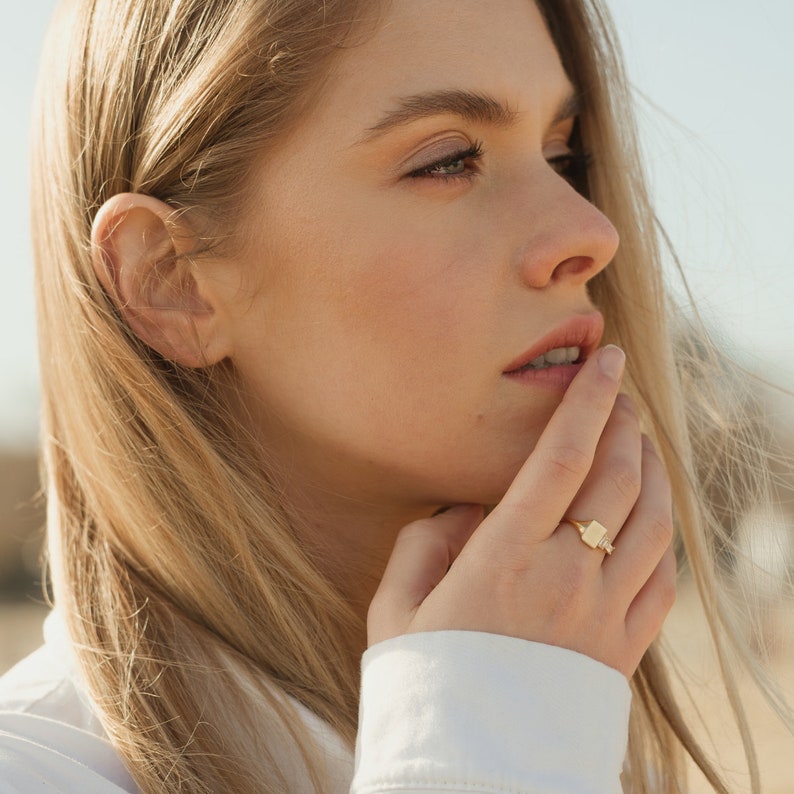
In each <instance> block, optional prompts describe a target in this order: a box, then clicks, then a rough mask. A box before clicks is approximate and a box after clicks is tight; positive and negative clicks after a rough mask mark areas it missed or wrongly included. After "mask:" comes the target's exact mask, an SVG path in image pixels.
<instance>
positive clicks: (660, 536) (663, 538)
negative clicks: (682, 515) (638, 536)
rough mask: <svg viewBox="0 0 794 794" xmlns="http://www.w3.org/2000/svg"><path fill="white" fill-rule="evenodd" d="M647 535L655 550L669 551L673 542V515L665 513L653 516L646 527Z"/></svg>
mask: <svg viewBox="0 0 794 794" xmlns="http://www.w3.org/2000/svg"><path fill="white" fill-rule="evenodd" d="M645 534H646V537H647V538H648V540H649V541H650V542H651V543H652V544H653V546H654V548H657V549H660V550H661V551H664V550H665V549H667V547H668V546H669V545H670V543H671V542H672V540H673V518H672V515H670V514H669V513H667V512H664V511H660V512H659V513H657V514H654V515H651V516H650V517H649V518H648V520H647V523H646V525H645Z"/></svg>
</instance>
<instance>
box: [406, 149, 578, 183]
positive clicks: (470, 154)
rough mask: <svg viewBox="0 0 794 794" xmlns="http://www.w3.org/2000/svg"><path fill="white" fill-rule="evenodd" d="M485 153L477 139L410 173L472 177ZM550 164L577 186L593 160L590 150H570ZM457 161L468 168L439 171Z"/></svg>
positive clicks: (418, 176)
mask: <svg viewBox="0 0 794 794" xmlns="http://www.w3.org/2000/svg"><path fill="white" fill-rule="evenodd" d="M482 155H483V148H482V142H481V141H477V142H476V143H474V144H473V145H472V146H470V147H469V148H468V149H462V150H461V151H459V152H455V153H454V154H451V155H449V156H448V157H444V158H442V159H441V160H437V161H436V162H434V163H430V164H429V165H425V166H422V167H421V168H417V169H416V170H415V171H411V172H410V173H409V174H408V177H409V178H412V179H421V178H425V179H435V180H439V179H440V180H444V181H447V180H458V179H471V177H472V176H473V175H474V174H476V173H477V169H476V167H475V163H476V162H477V160H479V159H480V158H481V157H482ZM547 162H548V164H549V165H550V166H551V167H552V168H553V169H554V171H555V172H556V173H558V174H559V175H560V176H561V177H562V178H563V179H565V180H566V182H568V183H569V184H571V185H573V186H574V187H577V186H579V185H582V184H583V183H584V180H585V179H586V178H587V170H588V168H589V167H590V165H591V164H592V162H593V158H592V155H591V154H590V152H586V151H580V152H570V153H569V154H560V155H557V156H556V157H551V158H549V160H548V161H547ZM456 163H463V164H464V166H468V167H467V168H466V170H464V171H462V172H461V173H458V174H444V173H439V171H440V169H442V168H449V167H450V166H452V165H455V164H456Z"/></svg>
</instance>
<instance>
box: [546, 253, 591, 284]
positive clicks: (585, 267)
mask: <svg viewBox="0 0 794 794" xmlns="http://www.w3.org/2000/svg"><path fill="white" fill-rule="evenodd" d="M595 270H596V266H595V260H594V259H593V257H591V256H572V257H569V258H568V259H565V260H563V261H562V262H560V263H559V264H558V265H557V267H555V268H554V272H553V273H552V274H551V280H552V281H559V280H560V279H565V278H571V277H576V276H582V275H586V276H587V277H588V278H589V277H590V275H591V274H592V273H593V272H594V271H595Z"/></svg>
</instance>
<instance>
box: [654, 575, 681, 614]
mask: <svg viewBox="0 0 794 794" xmlns="http://www.w3.org/2000/svg"><path fill="white" fill-rule="evenodd" d="M655 595H656V603H657V604H658V605H659V609H660V610H661V611H662V612H663V613H664V614H665V615H666V614H667V613H668V612H669V611H670V610H671V609H672V608H673V605H674V604H675V599H676V595H677V593H676V576H675V566H674V565H665V566H664V568H663V570H662V571H661V572H660V575H659V577H658V578H657V581H656V594H655Z"/></svg>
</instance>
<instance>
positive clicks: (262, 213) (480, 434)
mask: <svg viewBox="0 0 794 794" xmlns="http://www.w3.org/2000/svg"><path fill="white" fill-rule="evenodd" d="M575 106H576V103H575V95H574V92H573V87H572V86H571V84H570V82H569V80H568V78H567V77H566V74H565V72H564V71H563V68H562V66H561V64H560V60H559V58H558V55H557V52H556V51H555V48H554V46H553V44H552V41H551V39H550V38H549V35H548V33H547V31H546V29H545V27H544V24H543V21H542V18H541V16H540V13H539V12H538V10H537V8H536V7H535V5H534V4H533V3H532V2H530V0H499V2H498V3H497V4H496V5H494V4H490V3H483V2H481V0H392V2H390V3H389V4H388V7H387V12H386V13H385V15H384V17H383V19H382V22H381V23H380V24H379V27H378V28H377V31H376V32H375V34H374V35H372V36H368V37H366V38H365V39H364V41H363V43H361V44H358V45H357V46H352V47H351V48H349V49H347V50H345V51H343V52H342V53H341V55H340V56H339V58H338V60H337V61H336V62H335V66H334V70H333V73H332V75H331V77H330V79H329V80H328V82H327V84H326V85H325V86H324V88H323V90H322V92H321V94H320V97H319V101H318V102H317V103H316V104H315V106H314V107H313V110H312V111H311V113H310V115H308V116H307V117H306V118H305V119H304V121H303V122H302V123H301V125H300V126H299V128H298V129H297V130H296V131H295V133H294V134H292V135H290V137H289V139H288V140H287V141H286V142H285V143H284V145H283V146H281V147H280V148H279V149H278V150H277V151H275V152H274V153H271V154H270V155H268V157H267V161H266V162H265V163H264V164H263V165H262V166H261V168H260V169H259V171H258V172H257V175H256V179H257V184H258V189H259V197H258V200H257V201H256V202H255V206H254V207H253V208H252V209H251V211H250V215H249V216H248V217H247V218H245V219H244V225H245V229H246V235H247V237H248V239H250V240H251V242H252V244H251V246H250V249H249V253H248V255H247V256H245V257H242V256H241V257H240V258H239V268H236V270H237V272H239V273H240V274H242V275H241V279H242V284H243V287H242V288H241V289H239V290H236V291H235V292H234V293H233V297H232V298H230V304H229V312H228V316H229V318H230V319H229V322H230V324H231V327H232V333H233V348H234V353H233V356H232V359H233V362H234V365H235V366H236V368H237V370H238V372H239V375H240V378H241V380H242V382H243V383H244V386H245V392H246V394H247V406H246V407H247V415H248V416H250V417H251V421H253V423H254V424H255V431H256V432H257V433H258V434H259V435H260V437H261V439H262V441H263V443H264V444H265V445H266V446H267V447H268V448H269V449H270V451H271V453H272V454H273V455H275V456H276V458H277V460H278V461H279V464H280V468H282V469H283V471H284V473H285V474H284V476H285V482H286V486H285V487H287V488H288V489H294V490H295V492H298V493H300V492H303V493H307V490H306V489H309V491H308V492H311V493H312V494H313V495H314V496H313V498H320V499H322V494H327V495H328V496H329V498H331V497H333V498H335V499H342V500H350V503H351V504H359V505H363V504H367V505H391V506H393V507H395V508H409V509H412V510H416V509H419V510H421V509H423V508H424V507H434V506H438V505H442V504H448V503H454V502H480V503H491V502H495V501H496V500H498V499H499V498H500V496H501V494H502V493H503V492H504V490H505V488H506V486H507V485H508V484H509V482H510V481H511V479H512V478H513V476H514V475H515V473H516V472H517V470H518V468H519V466H520V465H521V463H522V462H523V461H524V459H525V458H526V456H527V455H528V453H529V452H530V451H531V450H532V448H533V446H534V444H535V442H536V440H537V438H538V436H539V434H540V432H541V431H542V429H543V427H544V426H545V424H546V423H547V421H548V419H549V417H550V416H551V414H552V412H553V411H554V409H555V408H556V406H557V405H558V404H559V402H560V399H561V397H562V394H563V392H564V389H565V387H566V386H567V384H568V383H569V382H570V380H571V378H572V376H573V374H574V373H575V372H576V371H577V369H578V368H577V367H576V366H571V365H565V364H557V365H556V366H551V367H547V368H530V369H523V370H520V369H519V368H520V367H521V365H523V364H526V363H528V362H529V361H530V360H531V359H536V358H537V357H538V356H540V355H541V354H543V353H545V352H547V351H549V350H550V349H556V352H555V353H553V354H552V355H551V356H550V358H551V359H552V361H559V360H560V359H565V357H567V358H568V359H570V358H571V357H573V358H576V357H577V356H579V358H580V359H581V358H582V357H585V356H586V355H587V354H588V353H589V352H592V350H593V349H594V347H595V346H596V345H597V344H598V341H599V339H600V335H601V323H600V320H601V318H600V316H599V315H598V314H597V313H595V311H594V309H593V307H592V305H591V303H590V300H589V298H588V293H587V288H586V285H587V282H588V280H589V279H591V278H592V277H593V276H594V275H595V274H596V273H598V272H599V271H600V270H601V269H602V268H604V267H605V266H606V265H607V263H608V262H609V261H610V259H611V258H612V256H613V255H614V252H615V249H616V247H617V243H618V240H617V235H616V232H615V230H614V228H613V227H612V226H611V225H610V223H609V221H608V220H607V219H606V218H605V217H604V216H603V215H602V214H601V213H600V212H599V211H598V210H597V209H596V208H595V207H593V206H592V205H591V204H590V203H589V202H588V201H587V200H585V199H584V198H583V197H582V196H581V195H579V194H578V193H577V192H576V190H575V189H574V188H573V187H572V185H571V184H570V181H569V180H568V179H566V175H565V173H563V172H564V170H565V167H566V164H567V161H566V158H567V157H568V155H570V154H571V147H570V146H569V139H570V136H571V132H572V129H573V125H574V116H573V115H572V113H574V114H575V112H576V110H575ZM233 270H235V268H233ZM230 294H232V293H230ZM576 347H579V348H581V351H580V352H579V353H577V351H575V350H574V351H570V350H567V351H566V350H565V348H576ZM559 349H563V350H562V351H561V352H560V350H559ZM566 360H567V359H566ZM548 363H549V362H546V364H548ZM317 495H319V496H317Z"/></svg>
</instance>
